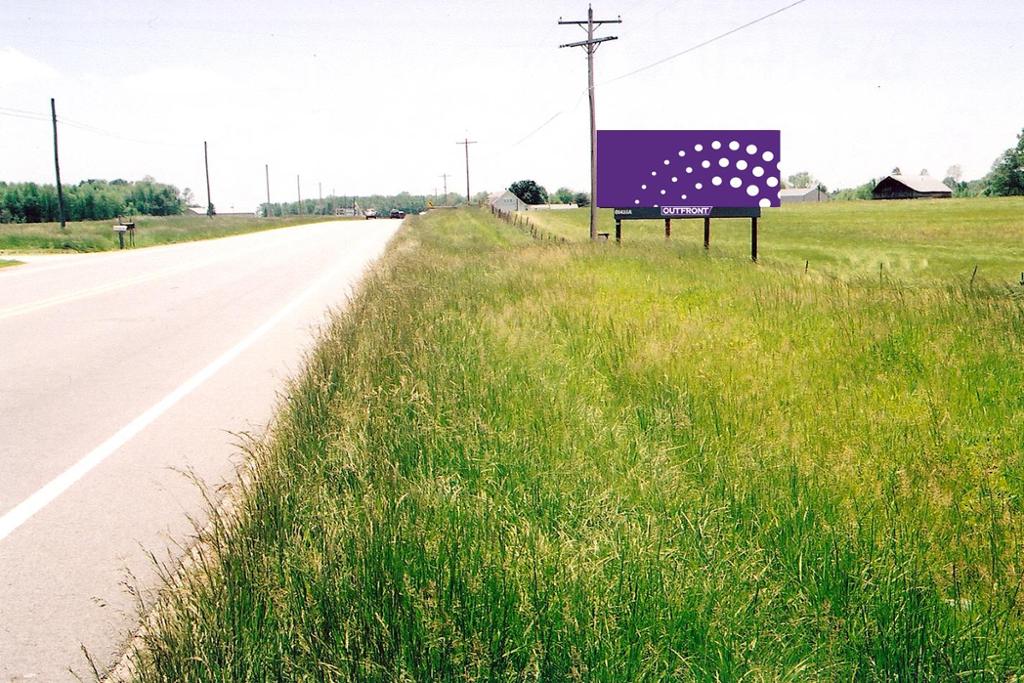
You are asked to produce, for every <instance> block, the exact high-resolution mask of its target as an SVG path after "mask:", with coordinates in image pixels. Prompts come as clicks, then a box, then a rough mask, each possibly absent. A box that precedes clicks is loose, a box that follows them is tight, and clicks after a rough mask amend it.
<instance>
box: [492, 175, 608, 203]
mask: <svg viewBox="0 0 1024 683" xmlns="http://www.w3.org/2000/svg"><path fill="white" fill-rule="evenodd" d="M508 191H509V192H511V193H512V194H514V195H515V196H517V197H519V199H520V200H522V201H523V203H525V204H547V203H549V202H552V200H554V201H553V202H552V203H555V204H576V205H577V206H587V205H589V204H590V195H589V194H587V193H586V192H574V191H573V190H570V189H569V188H567V187H560V188H558V189H557V190H555V192H554V194H549V193H548V191H547V188H545V187H544V186H543V185H538V184H537V183H536V182H535V181H533V180H517V181H516V182H514V183H512V184H511V185H509V187H508Z"/></svg>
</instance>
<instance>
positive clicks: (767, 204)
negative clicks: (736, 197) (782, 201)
mask: <svg viewBox="0 0 1024 683" xmlns="http://www.w3.org/2000/svg"><path fill="white" fill-rule="evenodd" d="M757 205H758V206H760V207H761V208H762V209H767V208H768V207H770V206H771V205H772V200H770V199H768V198H767V197H765V198H764V199H762V200H761V201H759V202H758V203H757Z"/></svg>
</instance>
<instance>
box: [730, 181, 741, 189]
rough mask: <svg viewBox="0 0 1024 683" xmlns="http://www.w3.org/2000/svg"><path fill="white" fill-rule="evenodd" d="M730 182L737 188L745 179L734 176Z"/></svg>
mask: <svg viewBox="0 0 1024 683" xmlns="http://www.w3.org/2000/svg"><path fill="white" fill-rule="evenodd" d="M729 184H730V185H732V186H733V187H735V188H736V189H739V188H740V185H742V184H743V181H742V180H740V179H739V178H733V179H732V180H730V181H729Z"/></svg>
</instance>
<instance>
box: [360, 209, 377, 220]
mask: <svg viewBox="0 0 1024 683" xmlns="http://www.w3.org/2000/svg"><path fill="white" fill-rule="evenodd" d="M363 215H364V216H366V220H370V219H371V218H376V217H377V209H367V210H366V211H364V212H363Z"/></svg>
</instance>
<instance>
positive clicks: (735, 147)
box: [729, 140, 740, 152]
mask: <svg viewBox="0 0 1024 683" xmlns="http://www.w3.org/2000/svg"><path fill="white" fill-rule="evenodd" d="M739 148H740V143H738V142H736V141H735V140H733V141H732V142H730V143H729V149H731V150H732V151H734V152H735V151H736V150H738V149H739Z"/></svg>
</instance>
